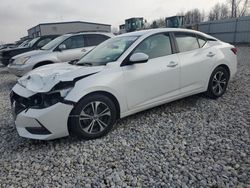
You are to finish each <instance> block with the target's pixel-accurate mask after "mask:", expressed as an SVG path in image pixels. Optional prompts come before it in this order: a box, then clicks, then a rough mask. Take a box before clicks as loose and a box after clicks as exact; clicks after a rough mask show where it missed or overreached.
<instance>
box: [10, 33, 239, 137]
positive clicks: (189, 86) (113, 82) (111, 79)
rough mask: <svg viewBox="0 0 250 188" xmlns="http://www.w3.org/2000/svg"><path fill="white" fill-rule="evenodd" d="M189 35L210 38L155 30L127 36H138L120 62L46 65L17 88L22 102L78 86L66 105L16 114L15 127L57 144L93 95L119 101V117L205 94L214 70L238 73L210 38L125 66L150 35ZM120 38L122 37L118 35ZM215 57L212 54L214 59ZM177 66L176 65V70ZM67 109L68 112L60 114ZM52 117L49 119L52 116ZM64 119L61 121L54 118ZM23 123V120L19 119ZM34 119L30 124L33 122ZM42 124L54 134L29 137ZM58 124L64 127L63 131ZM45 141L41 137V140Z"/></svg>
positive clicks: (232, 58) (229, 55)
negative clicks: (81, 104) (73, 113)
mask: <svg viewBox="0 0 250 188" xmlns="http://www.w3.org/2000/svg"><path fill="white" fill-rule="evenodd" d="M174 31H182V32H183V31H185V32H191V33H195V34H199V35H202V36H206V37H210V36H208V35H205V34H202V33H200V32H195V31H190V30H183V29H156V30H149V31H139V32H135V33H129V34H124V35H123V36H135V35H138V36H139V38H138V40H136V41H135V42H134V43H133V44H132V45H131V46H130V47H129V48H128V49H127V50H126V51H125V52H124V53H123V54H122V55H121V56H120V57H119V58H118V59H117V60H116V61H114V62H110V63H107V65H106V66H92V67H91V66H79V65H71V64H68V63H61V64H57V65H56V64H55V65H47V66H43V67H40V68H38V69H36V70H33V71H31V72H30V73H28V74H27V75H25V76H24V77H23V78H21V79H19V81H18V84H17V85H16V86H15V87H14V88H13V92H15V93H17V94H18V95H20V96H23V97H30V96H33V95H35V94H36V93H48V92H51V90H52V88H53V87H54V86H56V85H57V84H58V83H67V82H68V81H74V86H72V88H71V89H70V91H69V92H68V93H67V95H66V96H65V97H64V100H65V101H67V102H68V103H67V104H66V103H65V104H64V103H63V104H62V103H57V104H58V105H57V104H56V105H53V106H50V107H49V108H45V109H37V110H35V109H29V110H28V111H27V112H25V111H23V112H22V113H20V114H18V115H17V120H18V121H16V124H17V125H16V126H17V127H18V128H19V130H18V132H19V134H20V135H21V136H23V137H28V138H37V139H46V140H47V139H54V138H58V137H60V136H67V135H68V129H67V118H68V117H69V116H70V113H71V110H72V109H73V108H74V105H75V104H77V103H78V102H79V101H80V100H81V99H83V98H84V97H85V96H87V95H90V94H92V93H94V92H106V93H109V94H111V95H112V96H113V97H115V99H116V100H117V101H118V104H119V111H120V118H123V117H126V116H129V115H131V114H134V113H137V112H140V111H142V110H146V109H149V108H152V107H155V106H158V105H161V104H164V103H166V102H171V101H174V100H177V99H181V98H183V97H187V96H190V95H193V94H197V93H201V92H204V91H206V90H207V87H208V83H209V79H210V76H211V74H212V72H213V70H214V69H215V68H216V67H218V66H221V65H226V66H227V67H228V68H229V70H230V78H233V76H234V75H235V73H236V71H237V57H236V55H235V54H234V53H233V52H232V51H231V49H232V48H233V47H234V46H232V45H230V44H227V43H223V42H221V41H219V40H215V41H213V40H214V38H213V37H211V38H209V39H211V41H207V43H206V44H205V46H203V47H202V48H199V49H196V50H193V51H187V52H182V53H180V52H176V53H174V54H172V55H168V56H163V57H158V58H154V59H149V60H148V62H146V63H140V64H132V65H129V64H124V62H126V61H125V60H126V59H127V57H129V56H130V54H131V53H132V51H133V49H134V48H135V47H136V46H137V45H138V44H140V43H141V42H142V41H143V40H144V39H146V38H147V37H148V36H151V35H154V34H156V33H162V32H164V33H165V32H174ZM118 37H119V36H118ZM211 53H213V55H212V56H211ZM172 62H175V63H176V64H175V66H172V65H173V64H172ZM60 108H64V109H60ZM49 112H51V114H50V115H49ZM59 116H64V117H63V118H62V119H60V120H55V119H56V118H54V117H59ZM20 119H23V120H20ZM31 119H32V120H31ZM34 119H35V120H38V121H39V122H41V123H42V124H43V125H44V127H46V128H47V129H49V130H50V131H51V132H52V135H50V136H49V137H42V136H41V135H33V134H32V135H30V133H27V132H25V130H26V129H25V122H27V123H29V124H30V123H31V124H32V122H33V123H34V126H39V123H38V124H37V122H35V121H34ZM59 124H62V125H61V126H62V129H60V127H59ZM40 136H41V137H40Z"/></svg>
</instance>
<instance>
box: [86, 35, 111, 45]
mask: <svg viewBox="0 0 250 188" xmlns="http://www.w3.org/2000/svg"><path fill="white" fill-rule="evenodd" d="M84 37H85V38H86V41H87V46H97V45H99V44H101V43H102V42H104V41H105V40H107V39H109V37H108V36H106V35H98V34H88V35H85V36H84Z"/></svg>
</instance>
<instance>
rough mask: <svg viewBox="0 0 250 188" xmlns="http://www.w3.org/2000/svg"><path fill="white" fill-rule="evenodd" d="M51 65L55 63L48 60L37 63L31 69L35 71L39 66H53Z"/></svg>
mask: <svg viewBox="0 0 250 188" xmlns="http://www.w3.org/2000/svg"><path fill="white" fill-rule="evenodd" d="M53 63H55V62H53V61H50V60H46V61H41V62H39V63H37V64H35V65H34V66H33V68H32V69H35V68H38V67H41V66H43V65H49V64H53Z"/></svg>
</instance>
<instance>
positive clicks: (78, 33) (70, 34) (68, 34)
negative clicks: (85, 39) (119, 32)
mask: <svg viewBox="0 0 250 188" xmlns="http://www.w3.org/2000/svg"><path fill="white" fill-rule="evenodd" d="M83 34H102V35H106V36H110V37H112V36H114V35H113V34H112V33H109V32H100V31H99V32H98V31H90V32H88V31H87V32H77V33H67V34H64V36H74V35H83Z"/></svg>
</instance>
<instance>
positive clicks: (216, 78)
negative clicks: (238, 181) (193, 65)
mask: <svg viewBox="0 0 250 188" xmlns="http://www.w3.org/2000/svg"><path fill="white" fill-rule="evenodd" d="M228 82H229V72H228V71H227V70H226V69H225V68H224V67H217V68H216V69H215V70H214V71H213V73H212V75H211V77H210V80H209V84H208V89H207V91H206V95H207V96H208V97H210V98H212V99H217V98H218V97H221V96H222V95H223V94H224V93H225V92H226V89H227V85H228Z"/></svg>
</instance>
